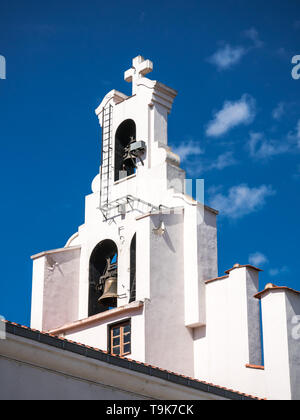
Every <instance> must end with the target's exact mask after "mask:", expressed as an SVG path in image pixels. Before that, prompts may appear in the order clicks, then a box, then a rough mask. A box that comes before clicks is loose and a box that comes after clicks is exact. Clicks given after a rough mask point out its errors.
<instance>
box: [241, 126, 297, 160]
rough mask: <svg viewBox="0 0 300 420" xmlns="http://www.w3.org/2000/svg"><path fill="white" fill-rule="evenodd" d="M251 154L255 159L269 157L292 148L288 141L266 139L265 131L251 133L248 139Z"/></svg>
mask: <svg viewBox="0 0 300 420" xmlns="http://www.w3.org/2000/svg"><path fill="white" fill-rule="evenodd" d="M247 146H248V149H249V152H250V156H251V157H253V158H255V159H268V158H271V157H273V156H276V155H280V154H282V153H286V152H288V151H289V150H290V144H289V143H288V142H286V143H282V142H280V141H278V140H266V139H265V137H264V134H263V133H253V132H251V133H250V139H249V141H248V144H247Z"/></svg>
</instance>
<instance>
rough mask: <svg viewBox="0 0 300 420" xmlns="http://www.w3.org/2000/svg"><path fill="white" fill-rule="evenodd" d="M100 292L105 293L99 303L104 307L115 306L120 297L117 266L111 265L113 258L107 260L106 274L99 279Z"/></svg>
mask: <svg viewBox="0 0 300 420" xmlns="http://www.w3.org/2000/svg"><path fill="white" fill-rule="evenodd" d="M99 285H100V290H101V289H102V288H103V289H104V290H103V293H102V295H101V296H100V297H99V299H98V302H99V303H103V304H104V305H108V306H114V305H115V303H116V299H117V297H118V277H117V264H116V263H111V258H110V257H108V258H106V268H105V272H104V274H103V275H102V276H100V279H99Z"/></svg>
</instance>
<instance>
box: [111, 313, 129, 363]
mask: <svg viewBox="0 0 300 420" xmlns="http://www.w3.org/2000/svg"><path fill="white" fill-rule="evenodd" d="M109 338H110V353H111V354H113V355H118V356H125V355H126V354H130V353H131V324H130V321H126V322H123V323H122V324H115V325H112V326H111V327H110V334H109Z"/></svg>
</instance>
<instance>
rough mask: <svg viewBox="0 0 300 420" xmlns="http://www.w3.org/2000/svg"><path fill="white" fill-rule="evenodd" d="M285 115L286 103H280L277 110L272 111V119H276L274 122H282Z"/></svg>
mask: <svg viewBox="0 0 300 420" xmlns="http://www.w3.org/2000/svg"><path fill="white" fill-rule="evenodd" d="M284 114H285V103H284V102H279V104H278V105H277V106H276V108H274V109H273V111H272V117H273V118H274V120H280V119H281V117H282V116H283V115H284Z"/></svg>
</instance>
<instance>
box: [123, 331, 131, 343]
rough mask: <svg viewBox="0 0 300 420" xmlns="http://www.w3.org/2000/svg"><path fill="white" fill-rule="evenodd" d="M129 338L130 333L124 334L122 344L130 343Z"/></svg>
mask: <svg viewBox="0 0 300 420" xmlns="http://www.w3.org/2000/svg"><path fill="white" fill-rule="evenodd" d="M130 338H131V334H130V333H128V334H124V339H123V341H124V343H130Z"/></svg>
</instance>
